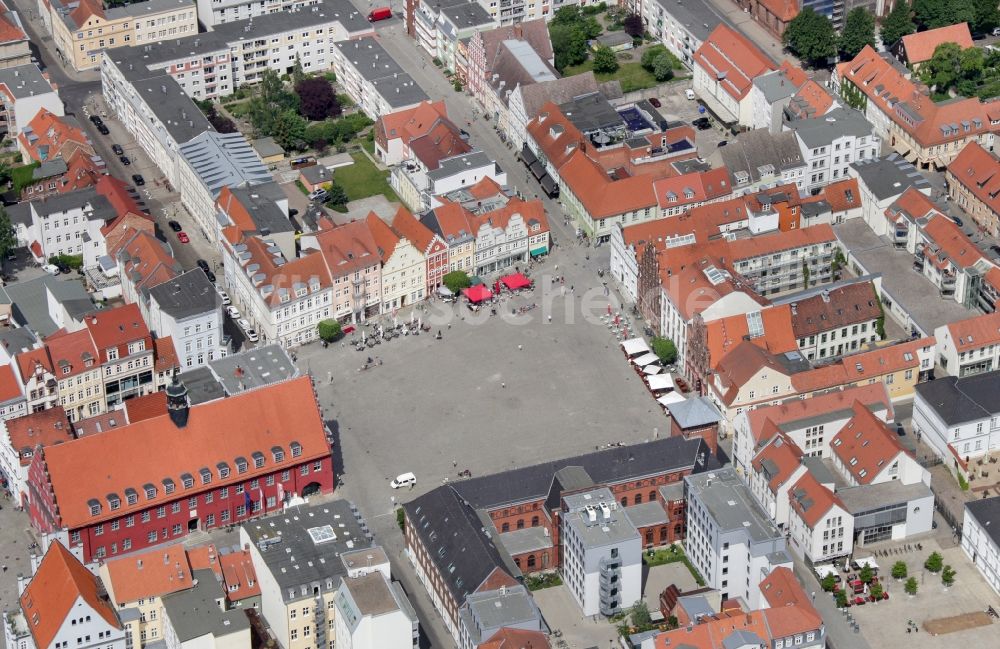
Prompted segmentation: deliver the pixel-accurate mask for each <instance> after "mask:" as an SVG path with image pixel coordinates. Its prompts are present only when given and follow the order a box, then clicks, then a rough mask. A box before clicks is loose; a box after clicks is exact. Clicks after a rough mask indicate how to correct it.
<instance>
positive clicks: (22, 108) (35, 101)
mask: <svg viewBox="0 0 1000 649" xmlns="http://www.w3.org/2000/svg"><path fill="white" fill-rule="evenodd" d="M43 108H44V109H45V110H47V111H49V112H50V113H52V114H54V115H58V116H59V117H62V116H63V115H65V114H66V112H65V110H64V109H63V101H62V99H60V98H59V94H58V93H57V92H56V90H55V88H53V87H52V84H50V83H49V81H48V79H46V78H45V77H44V76H42V72H41V70H39V69H38V66H37V65H35V64H34V63H29V64H27V65H18V66H16V67H13V68H4V69H0V116H3V117H4V118H5V121H6V126H7V133H8V134H9V135H10V136H11V137H14V136H16V135H17V134H18V133H20V132H21V129H23V128H24V127H25V126H27V125H28V122H30V121H31V120H32V119H34V118H35V115H37V114H38V111H40V110H42V109H43Z"/></svg>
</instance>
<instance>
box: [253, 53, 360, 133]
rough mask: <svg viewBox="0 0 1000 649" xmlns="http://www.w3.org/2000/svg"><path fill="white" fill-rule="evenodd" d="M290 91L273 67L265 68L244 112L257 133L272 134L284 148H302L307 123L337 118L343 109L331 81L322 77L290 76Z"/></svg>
mask: <svg viewBox="0 0 1000 649" xmlns="http://www.w3.org/2000/svg"><path fill="white" fill-rule="evenodd" d="M292 82H293V85H292V87H293V88H294V92H293V91H291V90H289V89H288V87H287V85H286V84H285V82H284V81H283V80H282V79H281V77H279V76H278V75H277V73H275V72H274V71H273V70H265V71H264V72H263V74H262V75H261V80H260V83H259V84H258V85H257V86H256V88H255V89H254V95H253V97H252V98H251V99H250V101H249V103H248V106H247V110H246V114H247V117H248V118H249V119H250V121H251V122H252V123H253V125H254V128H256V129H257V131H258V133H259V134H261V135H265V136H268V135H269V136H271V137H273V138H274V139H275V141H276V142H277V143H278V144H280V145H281V146H282V147H284V148H286V149H299V150H301V149H303V148H305V145H306V144H311V142H309V141H308V138H307V128H308V127H309V122H310V121H313V122H316V121H322V120H326V119H328V118H331V117H337V116H339V115H340V114H341V112H343V109H342V108H341V106H340V103H339V102H338V101H337V95H336V94H335V93H334V91H333V86H332V85H331V84H330V81H329V80H327V79H326V78H324V77H306V76H305V75H303V74H301V73H299V74H296V73H293V75H292Z"/></svg>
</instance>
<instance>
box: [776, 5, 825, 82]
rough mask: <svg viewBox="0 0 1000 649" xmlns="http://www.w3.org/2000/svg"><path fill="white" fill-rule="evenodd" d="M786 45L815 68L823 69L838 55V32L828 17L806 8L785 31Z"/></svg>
mask: <svg viewBox="0 0 1000 649" xmlns="http://www.w3.org/2000/svg"><path fill="white" fill-rule="evenodd" d="M782 38H783V40H784V42H785V45H787V46H788V48H789V49H790V50H792V52H794V53H795V54H796V56H798V57H799V58H800V59H803V60H804V61H805V62H807V63H809V64H810V65H812V66H813V67H823V66H825V65H826V64H827V61H828V60H829V59H830V58H832V57H833V56H834V55H836V54H837V32H836V31H835V30H834V29H833V23H831V22H830V19H829V18H827V17H826V16H823V15H820V14H818V13H816V12H815V11H813V9H812V8H811V7H806V8H805V9H803V10H802V11H800V12H799V15H797V16H796V17H795V18H793V19H792V21H791V22H789V23H788V28H787V29H785V33H784V36H783V37H782Z"/></svg>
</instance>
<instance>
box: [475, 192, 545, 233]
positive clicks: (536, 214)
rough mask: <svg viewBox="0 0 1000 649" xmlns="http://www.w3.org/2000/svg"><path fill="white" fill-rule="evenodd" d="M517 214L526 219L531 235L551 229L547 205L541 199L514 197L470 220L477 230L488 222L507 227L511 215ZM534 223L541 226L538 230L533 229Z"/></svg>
mask: <svg viewBox="0 0 1000 649" xmlns="http://www.w3.org/2000/svg"><path fill="white" fill-rule="evenodd" d="M515 214H520V215H521V218H522V219H524V224H525V226H526V227H527V228H528V234H529V235H531V236H534V235H536V234H539V233H540V232H547V231H548V229H549V221H548V219H547V218H546V217H545V205H544V204H543V203H542V201H540V200H530V201H523V200H521V199H520V198H512V199H511V200H510V201H508V202H507V204H506V205H504V206H503V207H500V208H498V209H495V210H493V211H490V212H484V213H482V214H479V215H472V216H471V217H470V221H471V222H472V223H473V227H474V228H475V230H476V231H477V232H478V230H479V228H480V227H482V226H483V225H486V224H489V225H492V226H493V227H495V228H506V227H507V226H508V225H509V223H510V219H511V217H512V216H514V215H515ZM534 224H537V225H538V226H539V228H538V230H533V229H532V225H534Z"/></svg>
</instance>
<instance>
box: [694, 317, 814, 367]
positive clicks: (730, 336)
mask: <svg viewBox="0 0 1000 649" xmlns="http://www.w3.org/2000/svg"><path fill="white" fill-rule="evenodd" d="M758 313H760V318H761V322H762V324H763V325H764V332H763V334H762V335H760V336H756V337H754V338H748V336H749V334H750V325H749V323H748V322H747V316H746V315H745V314H739V315H734V316H729V317H725V318H719V319H718V320H712V321H711V322H708V323H707V324H706V325H705V336H706V342H707V345H708V355H709V367H714V366H716V365H717V364H718V363H719V362H720V361H722V360H723V359H724V358H725V357H726V354H728V353H729V352H730V351H732V350H733V348H734V347H736V346H737V345H739V344H740V343H742V342H743V341H744V340H749V341H750V342H751V343H753V344H754V345H757V346H758V347H762V348H764V349H766V350H768V351H770V352H771V353H772V354H784V353H785V352H792V351H797V350H798V348H799V347H798V343H797V341H796V340H795V334H794V333H792V309H791V307H790V306H789V305H787V304H780V305H777V306H772V307H768V308H764V309H761V310H760V311H759V312H758Z"/></svg>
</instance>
